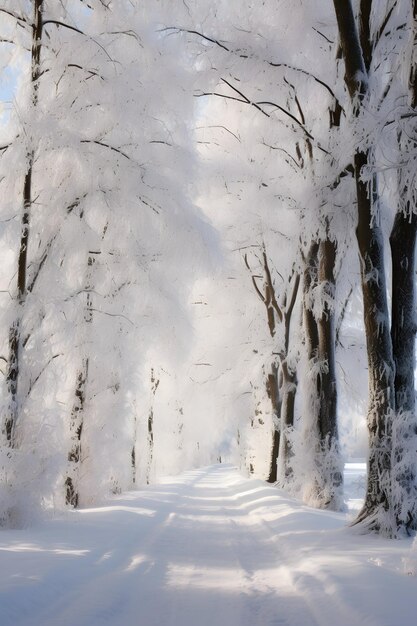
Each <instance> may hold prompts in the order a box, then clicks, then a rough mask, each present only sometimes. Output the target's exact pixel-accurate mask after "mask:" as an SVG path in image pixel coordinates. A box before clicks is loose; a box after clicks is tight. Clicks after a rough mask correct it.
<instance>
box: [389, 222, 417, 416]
mask: <svg viewBox="0 0 417 626" xmlns="http://www.w3.org/2000/svg"><path fill="white" fill-rule="evenodd" d="M416 234H417V215H416V214H415V213H413V214H412V215H411V216H407V215H404V214H403V213H402V212H399V213H397V214H396V216H395V221H394V226H393V228H392V231H391V236H390V245H391V258H392V316H391V317H392V319H391V338H392V348H393V354H394V363H395V404H396V410H397V411H398V410H401V409H402V410H403V411H412V412H414V409H415V397H414V396H415V392H414V366H415V334H416V315H415V269H414V268H415V243H416Z"/></svg>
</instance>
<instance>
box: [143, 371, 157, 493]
mask: <svg viewBox="0 0 417 626" xmlns="http://www.w3.org/2000/svg"><path fill="white" fill-rule="evenodd" d="M158 387H159V378H156V377H155V372H154V370H153V368H152V369H151V393H152V396H151V406H150V408H149V413H148V467H147V470H146V484H147V485H149V483H150V482H151V471H152V463H153V453H154V445H155V441H154V412H153V403H154V398H155V395H156V392H157V389H158Z"/></svg>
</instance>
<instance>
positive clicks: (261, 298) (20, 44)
mask: <svg viewBox="0 0 417 626" xmlns="http://www.w3.org/2000/svg"><path fill="white" fill-rule="evenodd" d="M416 44H417V0H404V1H402V2H400V1H399V0H354V1H352V2H351V1H350V0H334V2H332V1H331V0H328V1H321V2H308V1H307V0H280V1H279V0H264V1H262V2H261V1H258V2H254V1H252V0H250V1H248V2H246V3H240V2H232V1H229V2H226V1H224V0H210V1H209V0H175V1H174V0H145V1H141V2H138V1H136V0H84V1H83V0H59V1H58V0H0V63H1V78H0V94H1V109H0V133H1V138H0V189H1V193H0V198H1V202H0V211H1V216H0V247H1V264H0V374H1V376H0V389H1V391H0V394H1V395H0V398H1V403H0V409H1V445H0V526H2V527H4V528H19V527H22V526H25V525H28V524H29V525H30V524H31V523H32V522H33V521H35V520H37V519H39V518H43V517H44V516H48V515H51V514H55V513H56V512H57V511H64V510H67V509H71V510H72V509H77V508H82V507H89V506H93V505H96V504H98V503H100V502H102V501H103V499H105V498H106V497H108V496H109V494H113V495H114V494H116V495H117V494H121V493H123V492H126V491H128V490H131V489H137V488H139V487H141V486H144V485H152V484H155V483H157V482H158V480H159V479H160V478H161V477H163V476H166V475H171V476H172V475H175V474H178V473H180V472H182V471H184V470H188V469H192V468H199V467H203V466H207V465H210V464H213V463H222V464H223V463H232V464H233V465H235V466H237V467H238V468H240V470H241V471H243V472H244V473H246V475H247V476H253V478H255V479H261V480H263V481H267V482H269V483H271V484H274V485H276V487H277V488H280V489H283V490H285V491H286V492H287V493H288V494H289V495H290V496H295V497H296V498H299V499H300V500H301V501H303V502H304V503H305V504H307V505H309V506H312V507H315V508H317V509H329V510H331V511H342V510H343V509H344V506H345V504H344V488H343V466H344V463H345V461H346V460H348V459H352V458H366V459H367V478H366V488H365V496H364V501H363V506H362V508H361V509H360V510H359V511H358V513H357V516H356V518H355V519H353V520H352V524H353V526H354V527H355V526H356V527H358V528H359V529H360V530H361V532H365V533H366V532H376V533H379V534H380V535H381V536H384V537H388V538H398V537H403V536H406V535H409V534H410V533H411V532H412V531H414V530H416V529H417V423H416V417H415V391H414V378H415V376H414V370H415V331H416V326H415V294H414V291H415V263H414V249H415V240H416V229H417V208H416V207H417V179H416V172H417V45H416Z"/></svg>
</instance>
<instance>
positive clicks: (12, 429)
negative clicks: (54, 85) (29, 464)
mask: <svg viewBox="0 0 417 626" xmlns="http://www.w3.org/2000/svg"><path fill="white" fill-rule="evenodd" d="M33 11H34V13H33V22H32V50H31V92H32V93H31V99H32V105H33V107H34V108H36V106H37V104H38V91H39V78H40V60H41V49H42V34H43V19H42V11H43V0H34V2H33ZM34 158H35V150H34V146H33V145H28V152H27V169H26V173H25V178H24V183H23V212H22V220H21V228H20V244H19V253H18V261H17V264H18V268H17V298H16V306H17V310H16V317H15V320H14V322H13V324H12V325H11V327H10V331H9V360H8V366H7V372H6V384H7V390H8V394H9V399H8V408H7V414H6V419H5V426H4V432H5V437H6V442H7V443H8V445H9V446H10V447H11V448H15V447H17V437H16V424H17V421H18V417H19V395H18V392H19V378H20V376H21V352H22V318H23V310H24V305H25V301H26V295H27V265H28V246H29V231H30V213H31V208H32V174H33V163H34Z"/></svg>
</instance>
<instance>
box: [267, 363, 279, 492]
mask: <svg viewBox="0 0 417 626" xmlns="http://www.w3.org/2000/svg"><path fill="white" fill-rule="evenodd" d="M279 389H280V384H279V368H278V366H277V364H276V363H273V364H272V365H271V372H270V373H269V374H268V378H267V382H266V391H267V394H268V398H269V399H270V401H271V408H272V414H273V420H274V430H273V433H272V449H271V463H270V468H269V475H268V478H267V482H269V483H276V482H277V461H278V453H279V439H280V429H279V418H280V412H281V396H280V392H279Z"/></svg>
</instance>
